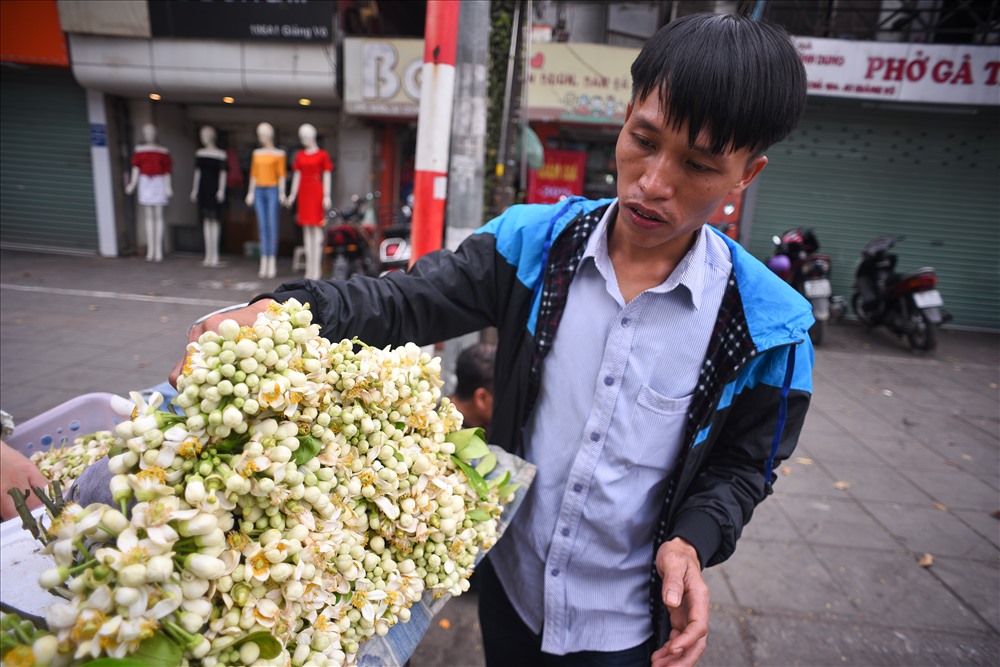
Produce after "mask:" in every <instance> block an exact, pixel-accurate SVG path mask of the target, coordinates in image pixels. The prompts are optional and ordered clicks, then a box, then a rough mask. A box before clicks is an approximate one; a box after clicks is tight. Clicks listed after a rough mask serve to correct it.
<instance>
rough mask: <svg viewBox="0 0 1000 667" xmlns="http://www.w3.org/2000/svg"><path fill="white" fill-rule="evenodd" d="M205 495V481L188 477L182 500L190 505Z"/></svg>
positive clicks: (199, 500)
mask: <svg viewBox="0 0 1000 667" xmlns="http://www.w3.org/2000/svg"><path fill="white" fill-rule="evenodd" d="M206 495H207V493H206V491H205V483H204V482H203V481H202V480H200V479H198V478H194V477H192V478H188V481H187V485H186V486H185V487H184V500H186V501H187V502H188V504H190V505H197V504H198V503H200V502H201V501H203V500H204V499H205V496H206Z"/></svg>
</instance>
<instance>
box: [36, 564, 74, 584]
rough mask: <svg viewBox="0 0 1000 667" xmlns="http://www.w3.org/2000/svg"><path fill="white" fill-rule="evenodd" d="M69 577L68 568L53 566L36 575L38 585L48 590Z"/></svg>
mask: <svg viewBox="0 0 1000 667" xmlns="http://www.w3.org/2000/svg"><path fill="white" fill-rule="evenodd" d="M68 578H69V568H65V567H53V568H49V569H48V570H45V571H44V572H42V574H41V575H39V577H38V585H39V586H41V587H42V588H44V589H45V590H49V589H52V588H55V587H56V586H59V585H60V584H62V583H63V582H64V581H66V579H68Z"/></svg>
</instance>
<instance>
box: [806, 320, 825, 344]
mask: <svg viewBox="0 0 1000 667" xmlns="http://www.w3.org/2000/svg"><path fill="white" fill-rule="evenodd" d="M824 336H826V321H825V320H816V323H815V324H813V325H812V327H811V328H810V329H809V339H810V340H812V344H813V345H821V344H822V343H823V338H824Z"/></svg>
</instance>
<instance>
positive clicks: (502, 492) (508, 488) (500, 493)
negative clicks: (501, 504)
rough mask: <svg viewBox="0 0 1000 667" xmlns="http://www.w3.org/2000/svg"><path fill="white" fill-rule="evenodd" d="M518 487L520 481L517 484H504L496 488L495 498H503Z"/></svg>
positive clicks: (519, 486)
mask: <svg viewBox="0 0 1000 667" xmlns="http://www.w3.org/2000/svg"><path fill="white" fill-rule="evenodd" d="M519 488H521V484H520V483H517V484H504V485H503V486H501V487H500V488H499V489H497V498H499V499H501V500H503V499H504V498H506V497H507V496H509V495H510V494H512V493H514V492H515V491H517V490H518V489H519Z"/></svg>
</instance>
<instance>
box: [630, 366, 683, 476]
mask: <svg viewBox="0 0 1000 667" xmlns="http://www.w3.org/2000/svg"><path fill="white" fill-rule="evenodd" d="M693 396H694V394H689V395H688V396H682V397H680V398H672V397H670V396H664V395H663V394H661V393H659V392H657V391H656V390H654V389H653V388H652V387H650V386H649V385H648V384H647V385H643V386H642V388H640V389H639V395H638V396H637V397H636V402H635V406H634V407H633V408H632V412H631V416H630V418H629V423H628V437H627V438H626V439H625V442H624V443H623V446H622V448H621V450H620V451H618V452H616V454H615V456H614V458H615V459H616V461H615V462H616V463H618V464H619V465H622V466H624V467H625V469H626V470H630V469H632V468H634V467H635V466H641V467H644V468H655V469H657V470H662V471H664V472H666V471H668V470H670V469H671V468H672V467H673V465H674V461H675V459H676V458H677V453H678V452H679V451H680V448H681V438H682V437H683V435H684V426H685V424H686V423H687V413H688V407H689V406H690V405H691V399H692V397H693Z"/></svg>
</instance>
